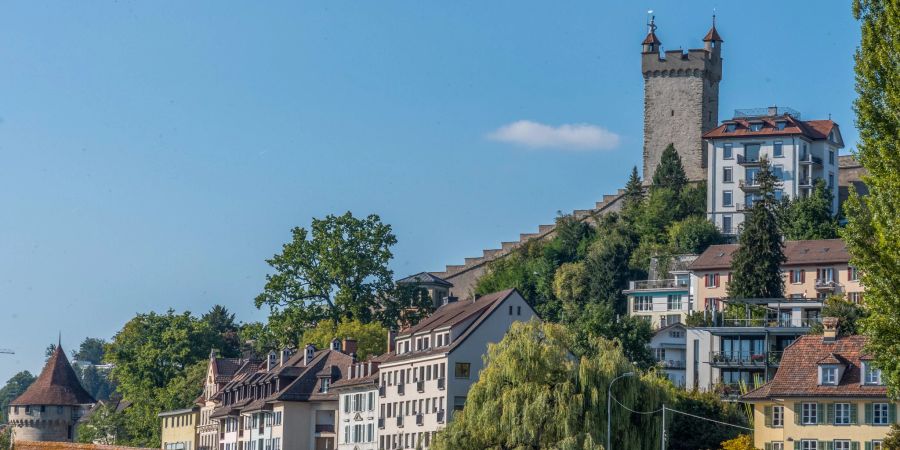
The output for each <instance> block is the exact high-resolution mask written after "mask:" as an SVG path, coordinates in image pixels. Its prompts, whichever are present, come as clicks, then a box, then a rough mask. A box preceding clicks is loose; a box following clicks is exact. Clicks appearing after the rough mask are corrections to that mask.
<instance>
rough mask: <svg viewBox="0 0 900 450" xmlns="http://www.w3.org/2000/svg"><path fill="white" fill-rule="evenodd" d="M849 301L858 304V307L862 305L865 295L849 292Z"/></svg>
mask: <svg viewBox="0 0 900 450" xmlns="http://www.w3.org/2000/svg"><path fill="white" fill-rule="evenodd" d="M847 300H849V301H851V302H853V303H856V304H857V305H859V304H862V302H863V293H862V292H848V293H847Z"/></svg>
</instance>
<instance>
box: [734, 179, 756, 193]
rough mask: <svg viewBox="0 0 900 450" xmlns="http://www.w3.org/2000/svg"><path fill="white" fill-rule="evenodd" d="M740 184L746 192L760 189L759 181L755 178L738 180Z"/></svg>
mask: <svg viewBox="0 0 900 450" xmlns="http://www.w3.org/2000/svg"><path fill="white" fill-rule="evenodd" d="M738 186H740V188H741V190H743V191H744V192H756V191H758V190H759V181H758V180H754V179H752V178H751V179H749V180H738Z"/></svg>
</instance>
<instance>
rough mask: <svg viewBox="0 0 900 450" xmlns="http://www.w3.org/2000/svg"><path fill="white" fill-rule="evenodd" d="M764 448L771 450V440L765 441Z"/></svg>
mask: <svg viewBox="0 0 900 450" xmlns="http://www.w3.org/2000/svg"><path fill="white" fill-rule="evenodd" d="M765 450H772V443H771V442H766V449H765Z"/></svg>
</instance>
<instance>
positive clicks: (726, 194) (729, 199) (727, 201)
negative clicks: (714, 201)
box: [722, 191, 734, 206]
mask: <svg viewBox="0 0 900 450" xmlns="http://www.w3.org/2000/svg"><path fill="white" fill-rule="evenodd" d="M733 202H734V195H733V194H732V192H731V191H722V206H734V203H733Z"/></svg>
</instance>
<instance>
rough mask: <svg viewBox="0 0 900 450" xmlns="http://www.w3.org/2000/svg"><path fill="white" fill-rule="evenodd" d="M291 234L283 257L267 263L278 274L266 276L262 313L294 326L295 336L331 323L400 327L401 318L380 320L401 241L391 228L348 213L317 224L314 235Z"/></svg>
mask: <svg viewBox="0 0 900 450" xmlns="http://www.w3.org/2000/svg"><path fill="white" fill-rule="evenodd" d="M291 233H292V235H293V239H292V240H291V242H288V243H287V244H284V246H283V248H282V251H281V253H279V254H276V255H274V256H273V257H272V258H271V259H268V260H266V262H267V263H268V264H269V265H270V266H271V267H272V268H273V269H274V271H275V272H274V273H273V274H269V275H266V285H265V288H264V289H263V292H262V293H261V294H259V295H258V296H257V297H256V307H257V308H261V307H262V306H263V305H266V306H268V307H269V308H270V311H271V312H272V314H273V316H274V318H275V319H276V321H277V322H279V323H281V324H282V325H283V324H285V323H286V319H289V321H291V322H295V327H296V328H298V329H297V330H291V331H293V336H297V335H299V334H301V333H302V331H303V329H305V328H308V327H312V326H315V324H316V323H318V322H319V321H320V320H326V319H327V320H332V321H335V322H340V321H341V320H342V319H357V320H360V321H362V322H370V321H372V320H375V319H376V318H377V319H379V320H380V321H381V322H382V324H383V325H385V326H392V325H393V324H394V323H396V320H397V317H383V316H378V313H379V311H382V310H384V308H382V307H381V306H380V304H381V303H382V302H386V301H391V298H390V295H389V293H390V292H391V289H392V287H393V281H392V276H393V273H392V272H391V270H390V269H389V268H388V263H389V262H390V260H391V258H392V257H393V254H392V253H391V247H392V246H393V245H394V244H396V243H397V238H396V237H394V234H393V233H392V232H391V226H390V225H387V224H384V223H382V222H381V219H380V218H379V217H378V216H377V215H374V214H373V215H370V216H368V217H366V218H364V219H358V218H356V217H353V214H351V213H350V212H347V213H345V214H343V215H341V216H334V215H329V216H327V217H325V218H324V219H313V221H312V226H311V228H310V230H309V231H307V230H306V229H305V228H301V227H297V228H294V229H293V230H292V231H291Z"/></svg>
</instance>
